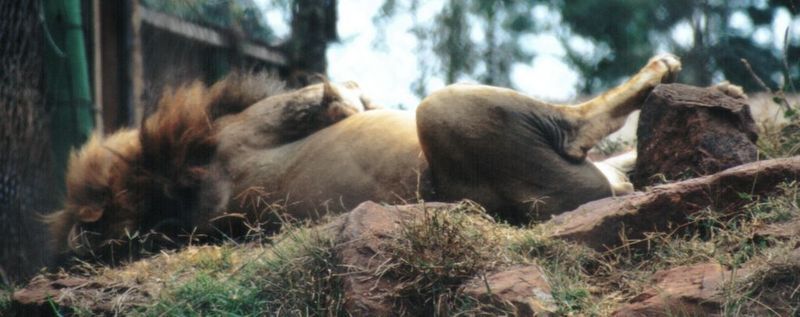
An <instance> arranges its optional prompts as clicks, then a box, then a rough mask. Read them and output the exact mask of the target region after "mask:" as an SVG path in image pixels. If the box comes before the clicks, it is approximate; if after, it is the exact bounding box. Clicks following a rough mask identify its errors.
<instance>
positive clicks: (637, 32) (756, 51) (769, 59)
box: [548, 0, 797, 92]
mask: <svg viewBox="0 0 800 317" xmlns="http://www.w3.org/2000/svg"><path fill="white" fill-rule="evenodd" d="M548 5H549V6H550V7H551V8H553V9H555V10H557V11H559V12H561V15H562V17H563V19H564V22H566V23H565V27H566V28H569V29H570V30H571V31H572V32H565V33H566V34H570V35H573V34H574V35H580V36H584V37H586V38H589V39H591V40H592V41H593V42H594V43H595V44H596V45H601V46H605V47H607V49H608V51H609V52H611V53H610V54H606V53H605V52H602V51H601V52H598V53H599V54H604V56H599V58H598V56H590V57H588V58H587V57H586V56H580V55H579V54H577V53H576V52H575V50H574V49H573V48H572V47H570V46H569V45H565V46H566V47H567V49H568V51H569V54H568V56H569V61H570V63H571V64H573V65H575V66H576V68H578V69H579V71H580V72H581V73H582V74H583V75H584V76H586V77H587V78H588V79H589V80H588V81H587V84H586V85H585V86H584V87H582V89H583V90H584V91H585V92H592V91H597V90H600V89H605V88H607V87H608V86H609V85H611V84H613V83H614V82H615V81H616V80H617V79H618V78H620V77H621V76H624V75H625V74H629V73H631V72H633V71H635V68H636V67H638V65H641V64H642V63H644V62H645V61H646V59H647V58H648V57H649V56H651V55H652V54H653V53H654V52H655V50H656V49H658V48H661V49H663V50H668V51H672V52H675V53H676V54H678V55H680V56H681V57H682V59H683V62H684V72H683V74H682V81H684V82H687V83H691V84H695V85H708V84H711V83H712V81H714V80H719V79H721V78H723V77H724V78H725V79H727V80H730V81H732V82H735V83H737V84H740V85H743V86H745V88H746V89H748V90H759V89H761V88H762V87H760V84H759V83H758V82H757V80H756V79H755V77H754V76H753V73H755V74H756V75H757V76H758V77H760V78H761V79H763V80H764V81H765V82H766V83H767V84H768V85H769V86H771V87H778V86H780V85H781V83H780V82H779V80H780V78H779V77H780V76H776V75H778V74H783V75H784V76H785V77H786V78H795V79H797V76H790V75H792V74H794V73H796V72H797V70H796V69H793V70H792V69H786V68H784V65H783V63H781V60H782V58H783V53H784V52H782V51H781V50H780V49H777V48H775V47H773V46H771V45H765V44H763V43H759V42H758V41H757V40H756V37H755V36H754V33H755V32H757V31H759V30H769V29H770V28H769V26H770V25H771V24H772V22H773V21H774V19H775V17H776V13H777V12H778V10H779V9H780V8H789V9H791V10H793V7H792V5H791V1H770V2H768V3H765V2H764V1H750V0H740V1H721V0H720V1H715V0H706V1H696V0H673V1H631V0H608V1H602V2H597V1H581V2H570V3H569V4H567V3H566V1H561V0H554V1H549V3H548ZM735 15H738V17H739V18H744V19H745V20H747V21H750V23H752V27H745V28H736V27H733V26H732V25H731V21H732V18H733V17H734V16H735ZM586 17H591V18H589V19H587V18H586ZM680 26H683V27H687V26H688V28H689V29H690V32H689V33H690V34H691V41H690V44H689V45H688V46H682V45H681V44H680V43H678V42H677V41H676V39H675V38H674V37H673V36H671V32H673V30H675V29H676V27H680ZM770 32H771V30H770ZM772 36H773V37H776V36H778V37H782V36H783V34H772ZM568 40H569V39H568V38H567V37H563V38H562V41H563V42H565V43H566V42H567V41H568ZM795 56H796V55H795ZM742 59H745V60H747V61H748V62H749V64H751V65H752V72H753V73H751V70H750V69H748V67H746V65H745V64H743V63H742ZM591 60H596V61H597V62H591Z"/></svg>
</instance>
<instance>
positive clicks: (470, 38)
mask: <svg viewBox="0 0 800 317" xmlns="http://www.w3.org/2000/svg"><path fill="white" fill-rule="evenodd" d="M533 5H534V2H532V1H520V0H500V1H464V0H446V1H444V5H443V6H442V8H441V11H439V12H438V13H437V14H436V17H435V19H434V20H433V21H426V22H422V21H419V20H418V19H416V16H417V14H418V10H419V7H420V3H419V1H418V0H409V1H405V2H403V1H397V0H386V1H385V2H384V4H383V7H382V8H381V12H380V14H379V16H378V17H376V18H375V23H376V24H377V25H378V29H380V28H381V23H385V22H386V21H387V20H389V19H391V18H392V17H394V16H395V15H397V14H399V13H401V12H406V13H410V14H411V15H412V16H414V17H415V21H416V23H415V24H416V26H415V27H414V28H413V29H412V30H411V32H412V33H414V35H416V37H417V39H418V40H419V46H418V47H417V51H418V52H419V53H420V54H419V56H420V60H419V63H420V68H421V69H422V72H421V73H420V77H419V79H418V80H417V82H416V83H414V84H412V89H413V90H414V91H415V93H416V94H417V95H418V96H420V97H423V96H425V95H427V93H428V92H427V91H426V89H425V83H426V81H427V79H428V77H429V76H430V75H431V74H442V75H443V77H444V80H445V82H446V83H453V82H456V81H458V80H462V79H464V78H465V77H471V78H474V79H477V80H479V81H480V82H482V83H486V84H490V85H498V86H509V87H510V86H512V83H511V79H510V77H509V76H510V69H511V66H512V65H513V64H514V63H516V62H526V61H529V60H530V59H531V58H532V57H533V55H532V54H531V53H528V52H525V50H523V49H522V47H521V45H520V44H519V43H520V42H519V38H520V37H521V36H522V35H525V34H532V33H533V32H534V31H536V28H535V23H534V22H533V20H532V18H531V16H530V15H529V14H528V13H529V12H530V11H531V10H532V8H533ZM476 34H477V35H476ZM426 53H433V54H434V56H436V57H437V59H438V60H437V61H435V62H433V63H431V62H430V61H428V60H426V58H425V56H427V54H426Z"/></svg>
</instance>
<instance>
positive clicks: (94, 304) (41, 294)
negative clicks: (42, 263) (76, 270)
mask: <svg viewBox="0 0 800 317" xmlns="http://www.w3.org/2000/svg"><path fill="white" fill-rule="evenodd" d="M115 294H125V296H124V300H125V301H124V302H120V301H119V299H114V298H113V297H114V295H115ZM148 300H150V298H149V297H148V296H147V295H145V294H143V293H141V292H138V291H136V290H133V289H131V288H128V287H125V286H124V285H113V284H109V283H107V282H103V281H101V280H100V279H98V278H82V277H63V276H38V277H36V278H34V279H33V280H32V281H31V282H30V283H29V284H28V285H27V286H26V287H25V288H23V289H20V290H18V291H16V292H14V294H13V296H12V301H11V308H10V312H11V313H12V315H17V316H61V315H62V313H64V312H71V311H73V310H74V309H80V310H87V311H91V312H93V313H94V314H97V315H114V314H115V312H116V311H118V310H119V309H120V308H122V307H124V306H138V305H145V304H146V303H147V302H148ZM62 308H64V309H63V310H64V312H62V311H60V310H61V309H62Z"/></svg>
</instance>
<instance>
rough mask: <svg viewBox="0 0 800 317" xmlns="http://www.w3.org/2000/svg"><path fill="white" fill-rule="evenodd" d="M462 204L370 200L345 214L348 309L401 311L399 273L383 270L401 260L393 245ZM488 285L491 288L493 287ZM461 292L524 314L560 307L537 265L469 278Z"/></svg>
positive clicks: (341, 241)
mask: <svg viewBox="0 0 800 317" xmlns="http://www.w3.org/2000/svg"><path fill="white" fill-rule="evenodd" d="M455 206H458V205H456V204H443V203H426V204H425V205H424V207H423V205H419V204H416V205H404V206H384V205H379V204H376V203H373V202H365V203H362V204H361V205H359V206H358V207H356V208H355V209H353V210H352V211H350V212H349V213H347V214H346V215H344V220H343V222H342V224H341V227H340V231H339V234H338V237H339V238H338V243H337V245H338V246H337V249H336V253H337V254H338V257H339V261H340V265H341V267H342V268H345V269H346V272H343V273H344V274H343V275H342V276H343V284H344V285H343V286H344V296H345V304H344V306H345V309H346V310H347V312H348V313H350V314H351V315H354V316H391V315H395V314H396V313H397V311H396V309H397V307H396V305H395V304H396V303H395V301H396V299H397V298H396V288H397V287H398V285H400V284H401V283H400V281H398V280H396V278H397V276H394V275H393V274H381V272H386V271H387V269H386V268H387V267H391V266H392V265H394V264H396V263H394V262H393V261H396V259H393V258H392V257H391V254H387V252H386V251H387V250H388V244H390V243H393V242H394V241H393V240H395V239H397V238H400V237H401V234H402V229H403V226H404V225H405V224H407V223H409V222H411V221H415V220H421V219H424V218H423V217H426V214H427V215H430V214H431V213H434V212H437V210H443V209H453V208H455ZM487 287H488V288H487ZM459 289H460V292H459V293H460V294H461V295H465V296H467V297H471V298H474V299H476V300H478V301H479V302H480V303H482V304H486V305H481V308H484V307H486V309H489V311H488V312H487V313H491V312H494V311H492V310H491V308H498V309H499V310H498V312H506V311H513V312H515V315H518V316H534V315H536V316H540V315H545V314H548V313H550V312H553V311H555V309H556V308H555V306H554V305H555V304H554V303H553V298H552V295H551V294H550V290H551V289H550V285H549V284H548V282H547V280H546V278H545V275H544V273H543V272H542V270H541V269H540V268H539V267H538V266H535V265H516V266H511V267H502V268H498V269H495V270H493V271H491V272H487V273H485V274H481V275H479V276H476V277H473V278H472V279H471V280H468V281H466V282H465V283H464V284H462V285H461V286H460V287H459Z"/></svg>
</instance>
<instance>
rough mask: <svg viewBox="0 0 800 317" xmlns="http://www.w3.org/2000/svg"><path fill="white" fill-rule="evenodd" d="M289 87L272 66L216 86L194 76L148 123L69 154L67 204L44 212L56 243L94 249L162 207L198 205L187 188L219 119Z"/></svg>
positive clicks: (211, 146) (202, 165) (199, 175)
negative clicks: (273, 73) (268, 69)
mask: <svg viewBox="0 0 800 317" xmlns="http://www.w3.org/2000/svg"><path fill="white" fill-rule="evenodd" d="M283 91H284V85H283V83H282V82H281V81H279V80H277V79H275V78H274V77H273V76H272V75H269V74H266V73H264V74H259V75H249V74H238V73H234V74H231V75H229V76H228V77H226V78H225V79H223V80H221V81H220V82H218V83H216V84H215V85H213V86H211V87H206V86H205V85H203V84H202V83H200V82H194V83H192V84H189V85H186V86H183V87H179V88H177V89H175V90H167V91H166V92H165V93H164V95H163V97H162V98H161V99H160V101H159V104H158V110H157V111H156V113H154V114H153V115H152V116H150V117H148V118H147V120H145V122H144V123H143V124H142V128H141V129H138V130H122V131H118V132H116V133H114V134H112V135H110V136H108V137H103V136H100V135H94V136H92V138H91V139H90V140H89V142H88V143H87V144H85V145H84V146H83V148H81V149H80V150H79V151H76V152H74V153H73V154H72V155H71V157H70V162H69V167H68V172H67V177H66V180H67V181H66V183H67V184H66V185H67V197H66V200H65V202H64V209H63V210H60V211H58V212H55V213H53V214H50V215H47V216H45V217H44V222H45V223H46V224H47V225H48V226H49V228H50V233H51V235H52V237H53V240H54V241H53V242H54V244H55V248H56V249H57V250H59V251H60V252H65V251H68V250H71V251H76V252H78V253H83V252H87V251H91V250H90V249H91V248H96V247H98V246H99V245H101V244H103V243H105V241H103V239H108V238H110V239H118V238H122V237H125V236H127V235H129V234H133V233H134V232H135V231H137V230H139V228H140V226H141V225H142V224H141V223H139V222H140V221H141V220H143V215H145V214H147V213H153V212H154V211H155V212H159V211H158V210H157V209H159V208H160V207H164V208H165V209H167V208H168V207H172V210H164V211H163V212H164V214H166V213H169V212H171V213H176V212H178V213H179V212H181V211H180V210H174V207H175V206H186V205H190V204H191V201H188V200H191V199H194V197H187V196H186V195H185V193H192V191H195V190H196V187H197V186H198V185H199V183H200V182H202V181H203V179H204V178H205V175H206V166H207V165H208V161H209V159H210V157H211V156H212V155H213V153H214V151H215V147H216V144H217V142H216V140H215V138H214V134H213V130H214V127H213V121H214V120H215V119H218V118H220V117H223V116H225V115H229V114H234V113H237V112H240V111H241V110H243V109H245V108H246V107H247V106H249V105H251V104H253V103H255V102H256V101H258V100H262V99H264V98H267V97H269V96H272V95H275V94H279V93H282V92H283ZM159 205H164V206H159ZM147 209H149V210H147ZM152 216H156V217H157V216H158V215H157V214H156V215H152ZM81 223H83V224H84V225H83V226H80V225H79V224H81ZM87 230H91V231H93V234H94V235H97V236H98V237H102V238H100V239H92V235H84V234H83V231H87ZM91 240H96V241H91ZM86 244H91V246H88V247H87V246H86Z"/></svg>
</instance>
